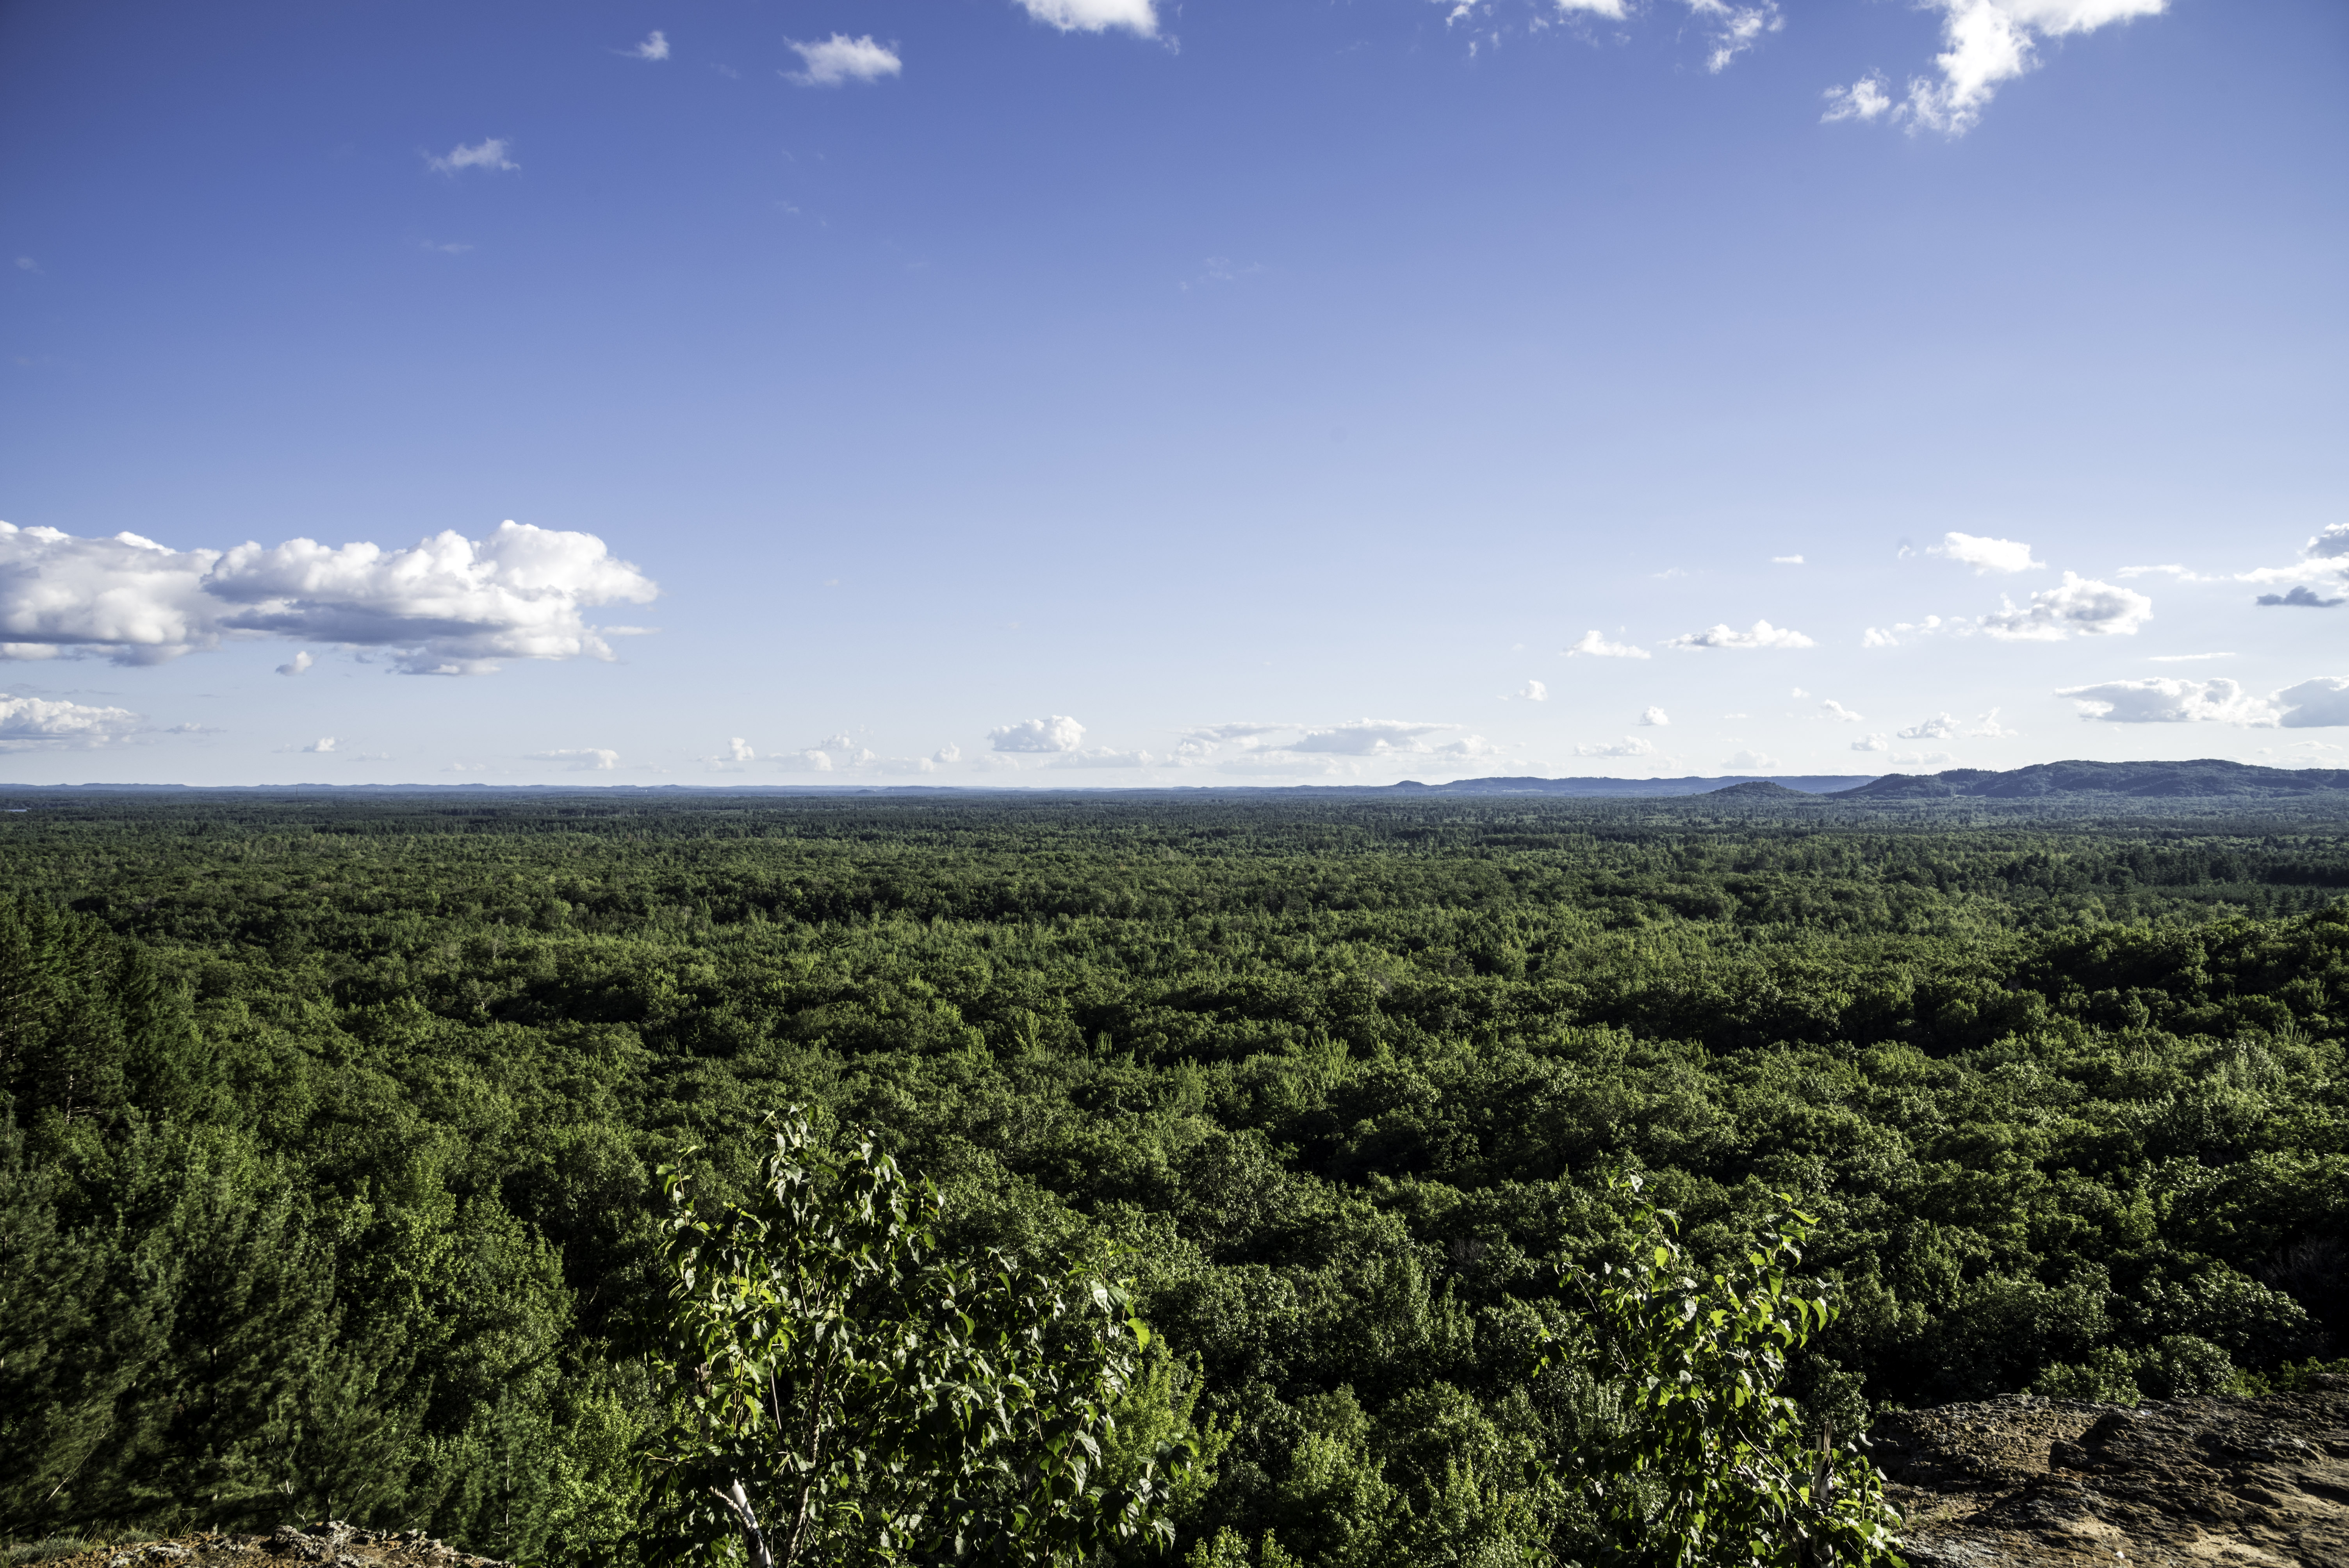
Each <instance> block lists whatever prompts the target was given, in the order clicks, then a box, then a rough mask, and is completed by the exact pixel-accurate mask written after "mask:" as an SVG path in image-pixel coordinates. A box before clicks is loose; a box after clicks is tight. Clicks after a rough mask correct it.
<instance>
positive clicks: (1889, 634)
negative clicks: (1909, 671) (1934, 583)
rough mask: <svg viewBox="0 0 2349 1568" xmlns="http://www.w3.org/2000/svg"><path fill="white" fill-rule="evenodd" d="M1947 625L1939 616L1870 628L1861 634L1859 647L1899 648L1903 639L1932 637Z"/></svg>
mask: <svg viewBox="0 0 2349 1568" xmlns="http://www.w3.org/2000/svg"><path fill="white" fill-rule="evenodd" d="M1947 624H1949V623H1947V622H1945V621H1943V620H1942V619H1941V617H1940V616H1939V615H1928V616H1926V617H1925V618H1924V619H1923V620H1921V621H1895V622H1893V623H1892V624H1891V625H1889V626H1870V627H1868V630H1867V631H1865V632H1862V633H1861V634H1860V635H1859V645H1860V646H1861V647H1863V648H1897V647H1899V645H1900V639H1901V638H1903V637H1923V636H1930V635H1931V634H1933V633H1935V632H1938V631H1940V630H1941V629H1942V628H1943V627H1944V626H1945V625H1947ZM1963 629H1965V628H1962V627H1961V630H1963Z"/></svg>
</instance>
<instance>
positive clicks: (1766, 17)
mask: <svg viewBox="0 0 2349 1568" xmlns="http://www.w3.org/2000/svg"><path fill="white" fill-rule="evenodd" d="M1684 4H1686V5H1687V6H1688V8H1689V10H1690V11H1691V12H1692V13H1693V14H1694V15H1696V16H1698V17H1699V18H1701V19H1702V21H1703V22H1704V23H1705V25H1706V26H1707V27H1708V28H1709V29H1710V31H1711V35H1712V39H1713V49H1712V52H1711V53H1709V54H1707V55H1706V56H1705V57H1704V68H1705V69H1706V70H1708V71H1712V72H1713V73H1714V74H1715V75H1718V74H1719V73H1721V72H1722V71H1724V70H1726V69H1728V68H1729V62H1730V61H1732V60H1733V59H1735V58H1736V57H1738V56H1740V55H1742V54H1744V52H1745V51H1746V50H1748V49H1750V48H1752V47H1753V46H1754V45H1756V44H1758V43H1760V42H1761V41H1762V36H1763V35H1764V34H1765V33H1775V32H1777V31H1778V30H1779V29H1780V28H1782V27H1784V26H1785V25H1786V19H1785V17H1784V16H1783V15H1779V12H1778V5H1777V0H1761V4H1760V5H1727V4H1725V3H1724V0H1684Z"/></svg>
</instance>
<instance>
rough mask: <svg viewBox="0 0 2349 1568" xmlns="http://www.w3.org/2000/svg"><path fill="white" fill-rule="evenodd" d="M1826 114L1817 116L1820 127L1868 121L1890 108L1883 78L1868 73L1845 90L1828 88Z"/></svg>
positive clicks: (1890, 103) (1890, 101)
mask: <svg viewBox="0 0 2349 1568" xmlns="http://www.w3.org/2000/svg"><path fill="white" fill-rule="evenodd" d="M1825 97H1826V100H1827V111H1826V113H1825V114H1823V115H1821V116H1819V123H1820V124H1821V125H1833V124H1835V123H1836V121H1837V120H1842V119H1857V120H1870V119H1876V118H1877V117H1878V116H1879V115H1881V114H1883V113H1885V112H1886V111H1887V110H1888V109H1889V108H1891V107H1892V98H1891V96H1890V95H1889V94H1888V93H1887V92H1886V91H1885V90H1884V78H1883V77H1881V76H1879V75H1877V74H1875V73H1874V72H1870V73H1869V74H1868V75H1867V76H1864V77H1860V78H1859V80H1857V81H1856V82H1854V83H1852V84H1851V86H1849V87H1847V88H1827V90H1826V94H1825Z"/></svg>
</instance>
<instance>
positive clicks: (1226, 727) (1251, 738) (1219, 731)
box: [1183, 721, 1308, 750]
mask: <svg viewBox="0 0 2349 1568" xmlns="http://www.w3.org/2000/svg"><path fill="white" fill-rule="evenodd" d="M1307 727H1308V726H1306V725H1302V724H1265V723H1261V722H1255V721H1251V722H1247V723H1240V724H1205V725H1199V726H1196V727H1193V728H1190V729H1186V730H1185V731H1184V732H1183V733H1184V734H1185V735H1187V736H1189V737H1191V738H1193V739H1195V740H1198V741H1202V742H1205V743H1206V745H1207V748H1208V749H1209V750H1213V749H1215V743H1216V742H1219V741H1226V740H1236V741H1237V742H1239V743H1240V744H1241V745H1242V746H1256V745H1259V744H1261V743H1262V742H1263V740H1264V738H1265V737H1266V736H1268V735H1280V734H1285V733H1286V732H1288V731H1289V730H1292V729H1304V728H1307Z"/></svg>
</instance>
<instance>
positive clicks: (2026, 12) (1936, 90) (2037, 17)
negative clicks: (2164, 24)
mask: <svg viewBox="0 0 2349 1568" xmlns="http://www.w3.org/2000/svg"><path fill="white" fill-rule="evenodd" d="M1932 4H1934V5H1938V6H1939V8H1940V12H1941V41H1942V43H1943V44H1944V45H1946V46H1947V47H1946V48H1944V49H1943V51H1942V52H1941V53H1940V55H1939V56H1937V57H1935V59H1934V64H1935V65H1937V66H1939V67H1940V73H1941V74H1940V79H1939V80H1933V79H1930V78H1928V77H1914V78H1912V79H1911V80H1910V81H1909V101H1908V102H1907V103H1905V104H1903V105H1901V106H1900V108H1899V109H1898V110H1896V111H1895V112H1894V118H1895V119H1898V118H1899V117H1901V116H1903V115H1906V116H1908V117H1909V129H1911V130H1916V129H1920V128H1921V129H1932V130H1938V131H1941V132H1944V133H1946V134H1948V135H1950V136H1963V135H1964V134H1965V133H1966V132H1967V131H1969V130H1971V129H1973V127H1974V124H1975V122H1976V121H1978V120H1980V119H1981V118H1982V109H1983V108H1984V106H1986V105H1987V104H1988V103H1989V102H1990V100H1991V99H1992V98H1993V97H1994V96H1996V94H1997V92H1998V89H1999V88H2000V86H2001V85H2002V84H2003V83H2005V82H2009V81H2012V80H2013V79H2014V78H2015V77H2019V76H2022V75H2023V74H2024V73H2025V72H2027V71H2030V70H2032V69H2033V68H2034V67H2037V66H2038V64H2039V56H2038V48H2037V45H2038V43H2039V40H2040V39H2042V38H2051V37H2062V36H2066V35H2068V34H2073V33H2085V32H2090V31H2093V30H2094V29H2095V28H2097V27H2101V26H2106V24H2108V23H2112V22H2126V21H2129V20H2132V19H2133V18H2136V17H2138V16H2152V15H2158V14H2159V13H2160V12H2161V11H2162V10H2163V9H2164V8H2165V6H2166V5H2167V0H1932Z"/></svg>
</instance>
